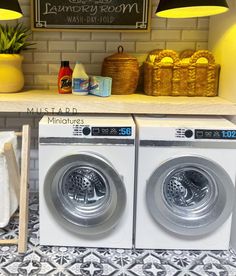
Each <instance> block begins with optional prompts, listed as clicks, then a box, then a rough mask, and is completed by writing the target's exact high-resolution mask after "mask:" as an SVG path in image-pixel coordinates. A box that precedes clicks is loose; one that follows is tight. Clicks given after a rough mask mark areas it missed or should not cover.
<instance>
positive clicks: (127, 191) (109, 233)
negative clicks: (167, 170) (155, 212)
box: [39, 115, 135, 248]
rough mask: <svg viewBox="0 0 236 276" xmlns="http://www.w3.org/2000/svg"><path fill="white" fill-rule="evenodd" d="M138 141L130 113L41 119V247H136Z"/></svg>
mask: <svg viewBox="0 0 236 276" xmlns="http://www.w3.org/2000/svg"><path fill="white" fill-rule="evenodd" d="M134 137H135V125H134V122H133V120H132V117H131V116H128V115H127V116H112V115H110V116H99V115H97V116H89V115H87V116H85V115H84V116H76V117H63V116H60V117H59V116H58V117H56V116H55V117H53V116H51V117H50V116H45V117H44V118H43V119H42V120H41V121H40V124H39V200H40V244H42V245H59V246H86V247H111V248H112V247H114V248H119V247H122V248H131V247H132V238H133V194H134V158H135V147H134Z"/></svg>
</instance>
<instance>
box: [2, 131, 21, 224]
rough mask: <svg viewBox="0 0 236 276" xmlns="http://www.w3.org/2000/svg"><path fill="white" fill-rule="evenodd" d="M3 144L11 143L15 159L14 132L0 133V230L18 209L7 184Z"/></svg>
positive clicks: (11, 188)
mask: <svg viewBox="0 0 236 276" xmlns="http://www.w3.org/2000/svg"><path fill="white" fill-rule="evenodd" d="M5 143H12V145H13V149H14V152H15V155H16V157H17V138H16V135H15V132H14V131H4V132H0V228H2V227H5V226H6V225H7V224H8V223H9V219H10V217H11V216H12V214H13V213H14V212H15V211H16V209H17V207H18V201H17V196H16V193H15V190H14V188H13V185H12V183H9V177H8V168H7V163H6V158H5V156H4V154H3V153H4V144H5ZM17 161H18V158H17ZM10 173H11V172H10Z"/></svg>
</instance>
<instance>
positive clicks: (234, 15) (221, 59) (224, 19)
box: [208, 0, 236, 102]
mask: <svg viewBox="0 0 236 276" xmlns="http://www.w3.org/2000/svg"><path fill="white" fill-rule="evenodd" d="M228 4H229V7H230V10H229V11H228V12H226V13H224V14H221V15H217V16H212V17H211V18H210V27H209V42H208V43H209V50H211V51H212V52H213V54H214V56H215V58H216V62H217V63H219V64H220V65H221V71H220V82H219V95H220V96H222V97H224V98H226V99H229V100H231V101H233V102H236V2H235V1H234V0H228Z"/></svg>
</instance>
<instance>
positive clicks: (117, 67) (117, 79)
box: [102, 46, 139, 95]
mask: <svg viewBox="0 0 236 276" xmlns="http://www.w3.org/2000/svg"><path fill="white" fill-rule="evenodd" d="M123 51H124V48H123V47H122V46H119V47H118V53H116V54H113V55H111V56H109V57H106V58H105V59H104V61H103V64H102V76H104V77H110V78H112V91H111V94H113V95H128V94H132V93H134V92H135V90H136V88H137V85H138V77H139V64H138V61H137V59H136V58H135V57H133V56H131V55H129V54H126V53H124V52H123Z"/></svg>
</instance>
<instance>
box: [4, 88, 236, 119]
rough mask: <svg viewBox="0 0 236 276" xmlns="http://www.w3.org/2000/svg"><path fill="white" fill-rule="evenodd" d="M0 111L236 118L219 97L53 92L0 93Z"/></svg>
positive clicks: (231, 105)
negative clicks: (190, 115) (108, 95)
mask: <svg viewBox="0 0 236 276" xmlns="http://www.w3.org/2000/svg"><path fill="white" fill-rule="evenodd" d="M0 112H27V113H58V112H59V113H61V112H63V113H64V112H67V113H68V112H70V113H133V114H142V113H143V114H193V115H195V114H198V115H236V104H235V103H232V102H230V101H228V100H225V99H223V98H221V97H167V96H166V97H165V96H161V97H154V96H147V95H144V94H132V95H112V96H110V97H107V98H102V97H97V96H93V95H86V96H75V95H72V94H67V95H59V94H58V92H57V91H53V90H26V91H23V92H19V93H8V94H0Z"/></svg>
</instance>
